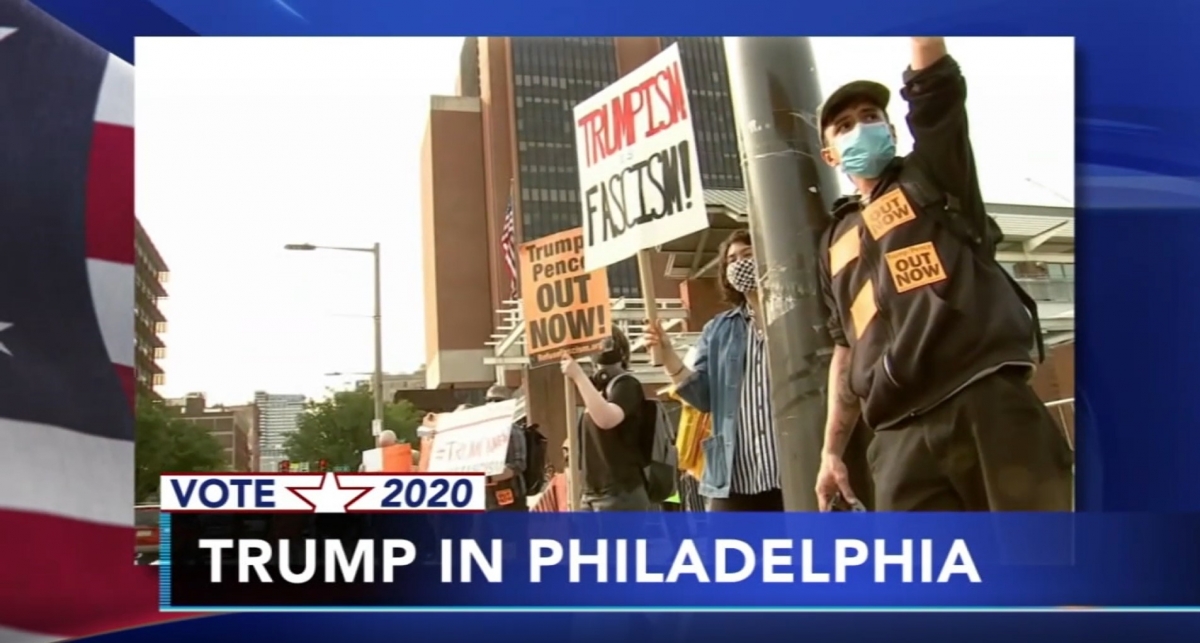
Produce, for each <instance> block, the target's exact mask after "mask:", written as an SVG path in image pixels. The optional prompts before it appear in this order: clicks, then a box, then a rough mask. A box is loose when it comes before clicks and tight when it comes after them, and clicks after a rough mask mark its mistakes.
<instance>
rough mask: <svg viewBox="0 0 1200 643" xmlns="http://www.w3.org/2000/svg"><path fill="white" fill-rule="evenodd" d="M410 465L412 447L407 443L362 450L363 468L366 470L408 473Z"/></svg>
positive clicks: (410, 469) (411, 461) (411, 464)
mask: <svg viewBox="0 0 1200 643" xmlns="http://www.w3.org/2000/svg"><path fill="white" fill-rule="evenodd" d="M412 466H413V457H412V447H411V446H409V445H407V444H396V445H392V446H390V447H383V448H381V449H368V450H366V451H363V469H364V470H365V471H368V472H372V473H408V472H409V471H412Z"/></svg>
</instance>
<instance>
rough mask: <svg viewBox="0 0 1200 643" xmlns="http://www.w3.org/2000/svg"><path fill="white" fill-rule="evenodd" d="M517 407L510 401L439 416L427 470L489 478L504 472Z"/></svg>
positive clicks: (429, 450) (514, 402)
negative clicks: (484, 475) (473, 474)
mask: <svg viewBox="0 0 1200 643" xmlns="http://www.w3.org/2000/svg"><path fill="white" fill-rule="evenodd" d="M516 405H517V403H516V401H515V400H509V401H507V402H497V403H495V404H486V405H484V406H476V407H474V408H469V409H464V410H462V411H455V412H453V413H442V414H439V415H438V416H437V425H436V427H435V428H434V433H433V440H432V443H431V444H430V446H429V449H428V453H429V460H428V463H427V464H426V465H425V467H424V468H425V469H426V470H427V471H429V472H432V473H486V474H488V475H490V476H494V475H496V474H498V473H500V472H502V471H504V463H505V460H507V459H508V438H509V436H510V435H512V426H513V411H514V409H515V408H516ZM422 451H423V452H425V451H426V449H424V448H422ZM424 455H425V454H424V453H422V460H424V459H425V458H424Z"/></svg>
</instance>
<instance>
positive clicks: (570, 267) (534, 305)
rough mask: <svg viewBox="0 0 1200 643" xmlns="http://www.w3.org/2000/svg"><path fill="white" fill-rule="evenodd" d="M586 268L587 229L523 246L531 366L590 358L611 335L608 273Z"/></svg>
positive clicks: (523, 287) (527, 347)
mask: <svg viewBox="0 0 1200 643" xmlns="http://www.w3.org/2000/svg"><path fill="white" fill-rule="evenodd" d="M583 266H584V264H583V229H582V228H575V229H573V230H566V231H563V232H559V233H558V234H552V235H550V236H547V237H542V238H541V239H537V240H535V241H530V242H528V243H525V244H522V245H521V307H522V310H523V311H524V313H525V353H526V355H528V356H529V363H530V364H531V365H538V364H544V363H546V362H550V361H553V360H557V359H561V358H562V356H563V355H564V354H565V355H577V354H583V353H592V352H597V351H599V350H600V345H601V342H602V341H603V340H604V339H605V338H606V337H609V336H610V335H611V333H612V327H611V323H612V310H611V307H610V303H609V298H608V273H607V272H606V271H605V270H604V269H600V270H596V271H593V272H588V271H586V270H584V267H583Z"/></svg>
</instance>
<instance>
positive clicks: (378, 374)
mask: <svg viewBox="0 0 1200 643" xmlns="http://www.w3.org/2000/svg"><path fill="white" fill-rule="evenodd" d="M371 254H373V255H374V258H375V315H374V317H375V377H374V380H375V382H374V384H373V385H372V387H371V388H372V391H373V392H374V394H375V422H374V423H373V424H372V426H371V432H372V433H374V434H375V435H379V434H380V433H382V432H383V286H382V281H383V280H382V275H383V270H382V262H381V260H380V256H381V253H380V252H379V243H378V242H376V243H375V245H373V246H371Z"/></svg>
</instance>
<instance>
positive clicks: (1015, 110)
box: [136, 38, 1075, 403]
mask: <svg viewBox="0 0 1200 643" xmlns="http://www.w3.org/2000/svg"><path fill="white" fill-rule="evenodd" d="M461 44H462V39H461V38H172V39H164V38H139V39H138V41H137V61H138V69H137V73H138V81H137V102H136V110H137V111H136V113H137V131H138V135H137V150H136V153H137V213H138V216H139V217H140V218H141V220H142V222H143V225H144V226H145V227H146V229H147V231H148V232H149V233H150V235H151V236H152V237H153V239H154V241H155V243H156V244H157V246H158V248H159V250H160V251H161V252H162V254H163V256H164V258H165V259H166V261H167V263H168V264H169V265H170V269H171V280H170V282H169V283H168V284H167V289H168V292H169V293H170V298H169V299H168V300H166V301H165V302H164V303H163V309H164V312H165V314H166V316H167V318H168V320H169V321H168V324H169V328H168V333H167V335H166V336H165V341H166V343H167V351H168V357H167V359H166V360H164V361H163V366H164V369H165V370H166V377H167V384H166V386H164V387H163V388H162V389H161V392H162V393H163V394H165V395H168V396H175V395H182V394H184V393H187V392H193V391H201V392H205V393H207V394H208V396H209V399H210V400H212V401H217V402H225V403H241V402H245V401H247V400H249V399H250V398H251V396H252V394H253V392H254V391H255V390H266V391H269V392H273V393H303V394H306V395H310V396H313V395H320V394H322V393H323V392H324V391H325V389H326V388H327V387H330V386H333V387H339V388H340V387H342V386H344V385H345V384H346V383H347V382H348V381H350V380H355V379H362V378H363V377H365V376H363V375H358V373H364V372H366V371H369V370H370V369H371V367H372V334H371V320H370V314H371V294H372V291H371V288H372V284H371V262H370V256H369V255H366V254H361V255H360V254H354V253H341V252H309V253H302V252H287V251H285V250H283V245H284V244H286V243H297V242H310V243H316V244H323V245H342V246H369V245H370V244H372V243H374V242H376V241H379V242H380V243H382V244H383V247H384V265H383V279H384V310H383V315H384V351H385V353H384V367H385V369H386V370H388V371H389V372H400V371H408V370H412V369H414V368H416V367H418V366H419V365H420V364H421V363H422V362H423V361H424V355H425V348H424V336H425V335H424V329H423V321H424V316H423V313H422V306H423V302H422V285H421V284H422V281H421V245H420V207H421V199H420V146H421V140H422V137H423V136H424V131H425V124H426V119H427V115H428V110H429V97H430V96H431V95H435V94H453V92H454V82H455V76H456V73H457V70H458V61H459V52H460V48H461ZM813 46H814V50H815V53H816V56H817V60H818V65H819V73H820V76H821V84H822V87H823V89H825V90H826V91H829V90H831V89H833V88H834V87H836V86H837V85H839V84H841V83H843V82H846V81H849V80H854V79H857V78H870V79H873V80H878V81H880V82H883V83H885V84H887V85H889V86H891V87H893V88H898V87H899V85H900V74H901V72H902V70H903V68H904V66H905V65H906V64H907V61H908V41H907V40H906V39H902V38H819V39H814V44H813ZM950 48H951V51H952V53H953V54H954V55H955V56H956V57H957V58H958V59H959V61H960V62H961V63H962V65H963V67H964V70H965V73H966V74H967V76H968V79H969V81H970V101H969V106H970V109H971V126H972V135H973V140H974V143H975V149H976V154H977V157H978V159H977V160H978V164H979V168H980V172H981V176H982V182H983V189H984V196H985V198H986V199H987V200H989V201H993V202H1010V203H1027V204H1041V205H1065V204H1069V203H1071V202H1073V194H1074V154H1075V139H1074V113H1075V102H1074V46H1073V43H1072V41H1071V40H1070V39H1065V38H1063V39H1028V38H954V39H950ZM893 105H894V107H893V110H892V112H893V113H892V117H893V119H894V120H896V121H897V122H898V123H900V122H903V116H904V112H903V103H902V101H896V103H894V104H893ZM900 129H902V128H900ZM910 145H911V141H910V140H909V139H908V138H907V132H902V135H901V142H900V146H901V151H905V150H907V149H908V148H909V147H910ZM334 372H338V373H346V375H341V376H326V374H327V373H334Z"/></svg>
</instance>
